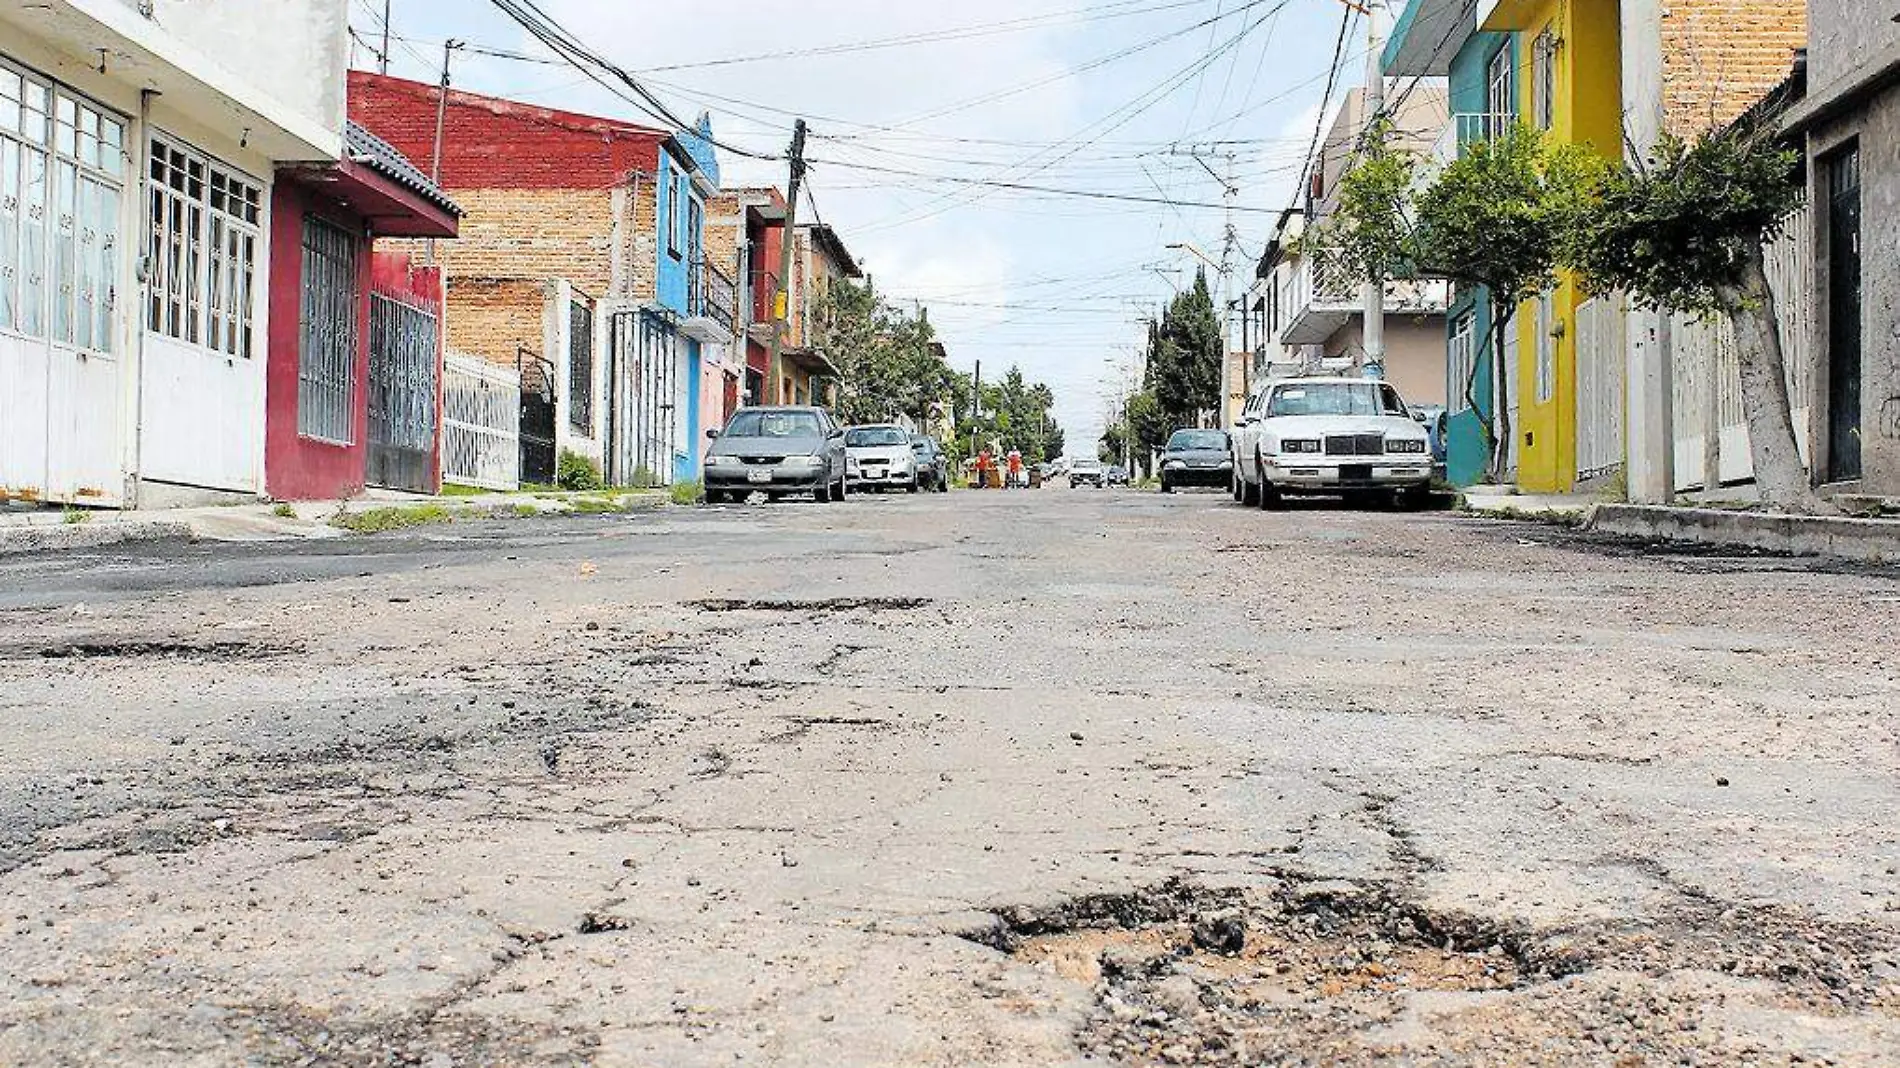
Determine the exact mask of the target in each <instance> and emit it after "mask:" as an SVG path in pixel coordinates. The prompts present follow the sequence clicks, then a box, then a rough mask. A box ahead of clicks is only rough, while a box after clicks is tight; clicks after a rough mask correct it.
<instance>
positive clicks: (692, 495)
mask: <svg viewBox="0 0 1900 1068" xmlns="http://www.w3.org/2000/svg"><path fill="white" fill-rule="evenodd" d="M705 499H706V487H705V486H703V485H701V484H700V483H698V482H675V483H673V503H674V504H687V505H690V504H700V503H702V502H704V501H705Z"/></svg>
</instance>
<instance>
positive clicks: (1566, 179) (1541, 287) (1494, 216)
mask: <svg viewBox="0 0 1900 1068" xmlns="http://www.w3.org/2000/svg"><path fill="white" fill-rule="evenodd" d="M1422 165H1423V160H1422V159H1421V158H1420V157H1419V156H1418V155H1417V154H1416V153H1412V152H1408V151H1405V150H1402V149H1398V148H1395V147H1393V145H1392V129H1391V126H1390V124H1389V123H1387V124H1384V125H1381V126H1376V127H1374V128H1373V129H1372V130H1370V131H1368V133H1367V136H1366V138H1365V140H1364V141H1363V142H1362V143H1361V145H1360V148H1359V158H1358V162H1357V163H1356V164H1355V165H1354V166H1353V167H1352V169H1350V170H1349V171H1347V173H1346V174H1345V175H1344V176H1343V177H1342V179H1341V181H1340V188H1339V201H1338V207H1337V208H1336V210H1335V211H1334V212H1333V214H1332V215H1331V216H1329V217H1328V218H1327V220H1326V221H1325V222H1324V223H1323V224H1321V225H1319V226H1316V227H1315V228H1314V229H1313V230H1312V231H1309V232H1308V234H1307V236H1306V239H1305V241H1304V242H1303V245H1304V247H1305V248H1306V249H1308V250H1309V254H1321V253H1320V250H1322V249H1324V250H1325V253H1324V254H1326V255H1333V256H1337V257H1339V258H1340V259H1341V260H1343V262H1344V263H1345V264H1346V266H1347V267H1348V269H1349V270H1350V271H1351V272H1352V273H1353V274H1354V275H1355V276H1356V277H1359V278H1363V279H1366V280H1373V279H1380V278H1399V279H1418V278H1439V279H1447V280H1450V281H1452V282H1455V283H1458V284H1461V285H1468V286H1482V287H1484V289H1485V290H1486V291H1487V293H1488V294H1489V300H1490V311H1491V326H1490V331H1489V333H1488V335H1487V337H1486V339H1485V346H1486V347H1487V348H1488V349H1489V350H1490V352H1491V361H1490V363H1491V368H1492V373H1493V382H1492V391H1491V396H1492V403H1491V412H1490V420H1489V421H1488V422H1487V423H1486V424H1485V425H1484V429H1485V436H1486V445H1487V447H1488V451H1489V454H1490V473H1491V476H1492V478H1493V479H1497V478H1500V477H1501V476H1502V475H1503V471H1504V465H1505V462H1506V456H1507V455H1508V453H1507V444H1508V442H1509V441H1510V440H1511V433H1512V429H1511V424H1510V413H1509V410H1508V408H1507V407H1506V406H1505V405H1504V403H1503V398H1504V397H1505V396H1507V395H1508V392H1509V390H1508V385H1507V383H1508V381H1509V376H1510V374H1511V372H1512V368H1511V367H1510V366H1509V364H1508V363H1507V362H1506V360H1505V349H1506V346H1507V341H1508V339H1509V337H1510V335H1509V333H1508V331H1509V330H1510V329H1511V327H1512V326H1513V324H1514V322H1515V319H1516V315H1517V310H1518V308H1519V307H1520V306H1521V305H1522V304H1523V303H1524V302H1525V301H1527V300H1529V299H1531V298H1532V297H1535V296H1537V295H1538V294H1540V293H1542V292H1544V291H1546V290H1548V289H1550V288H1551V287H1553V286H1555V285H1556V284H1557V270H1558V268H1559V266H1561V265H1563V264H1564V263H1565V262H1567V261H1568V260H1569V259H1571V258H1572V252H1573V249H1574V247H1575V235H1576V233H1577V230H1578V227H1579V225H1580V220H1581V219H1582V218H1583V217H1584V216H1585V215H1586V214H1587V213H1588V211H1589V208H1590V205H1591V202H1592V195H1593V192H1594V190H1595V189H1596V187H1597V186H1598V184H1599V183H1600V180H1601V174H1602V171H1603V168H1604V166H1605V164H1604V163H1603V162H1602V161H1601V160H1600V158H1599V157H1597V156H1595V155H1594V154H1593V153H1591V152H1590V151H1589V150H1588V149H1587V148H1584V147H1582V146H1579V145H1560V144H1555V143H1552V142H1550V141H1548V140H1547V139H1546V138H1545V136H1544V134H1543V133H1542V132H1541V131H1539V130H1537V129H1535V128H1533V127H1530V126H1526V125H1523V124H1518V125H1516V126H1514V127H1512V128H1511V129H1510V130H1508V131H1505V132H1504V133H1503V134H1502V135H1500V136H1498V137H1496V138H1494V139H1491V140H1481V141H1475V142H1472V143H1469V144H1467V145H1465V146H1463V149H1462V151H1461V152H1460V154H1459V156H1458V158H1457V159H1456V160H1453V161H1452V162H1450V163H1448V164H1447V165H1446V166H1445V167H1444V169H1443V170H1441V171H1440V172H1439V173H1438V174H1437V175H1436V176H1434V177H1431V178H1430V179H1429V181H1427V180H1426V179H1425V176H1424V175H1423V174H1422V171H1421V168H1422ZM1421 186H1423V188H1422V189H1421ZM1475 370H1476V368H1475V367H1474V377H1473V379H1472V380H1470V381H1467V382H1465V383H1464V389H1465V398H1466V400H1467V402H1468V403H1470V404H1471V405H1472V407H1474V408H1476V407H1478V404H1477V397H1476V388H1477V383H1476V380H1475Z"/></svg>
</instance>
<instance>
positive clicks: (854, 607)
mask: <svg viewBox="0 0 1900 1068" xmlns="http://www.w3.org/2000/svg"><path fill="white" fill-rule="evenodd" d="M930 604H931V600H930V598H928V597H826V598H821V599H817V600H776V599H770V598H766V599H739V598H729V597H707V598H703V599H701V600H697V601H688V602H686V607H688V608H697V609H699V610H700V611H701V612H815V613H830V612H907V611H912V610H914V609H918V608H927V607H929V606H930Z"/></svg>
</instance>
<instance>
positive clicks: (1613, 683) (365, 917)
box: [0, 489, 1900, 1068]
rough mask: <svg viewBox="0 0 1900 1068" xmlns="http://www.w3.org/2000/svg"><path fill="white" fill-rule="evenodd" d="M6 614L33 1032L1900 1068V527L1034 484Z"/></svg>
mask: <svg viewBox="0 0 1900 1068" xmlns="http://www.w3.org/2000/svg"><path fill="white" fill-rule="evenodd" d="M0 622H3V623H4V631H5V635H6V636H5V638H4V640H0V754H3V755H4V760H0V769H3V770H0V894H3V895H4V898H5V901H6V903H7V908H6V915H5V917H4V919H5V924H4V926H0V1062H5V1063H34V1064H151V1063H166V1064H180V1065H199V1064H203V1065H222V1064H234V1063H260V1064H391V1063H394V1064H417V1065H429V1066H431V1068H440V1066H444V1065H481V1064H495V1065H504V1064H506V1065H512V1064H528V1065H536V1064H547V1065H553V1064H570V1063H590V1064H601V1065H669V1066H670V1065H702V1064H703V1065H711V1064H721V1065H725V1064H733V1063H758V1064H809V1065H866V1066H870V1065H967V1064H984V1065H1068V1064H1076V1063H1082V1062H1084V1061H1085V1060H1090V1059H1092V1060H1093V1062H1094V1063H1101V1062H1103V1061H1109V1062H1120V1063H1129V1064H1151V1063H1152V1064H1175V1063H1207V1064H1228V1063H1313V1064H1318V1063H1339V1062H1363V1063H1380V1062H1393V1063H1474V1062H1489V1063H1499V1064H1505V1063H1526V1062H1532V1063H1561V1064H1570V1063H1577V1064H1643V1063H1710V1064H1717V1063H1736V1062H1741V1061H1748V1062H1752V1063H1762V1064H1781V1063H1794V1062H1796V1061H1797V1060H1805V1061H1807V1062H1823V1063H1825V1062H1832V1063H1839V1064H1893V1063H1900V1054H1897V1053H1896V1052H1895V1051H1896V1050H1900V875H1896V870H1897V869H1900V825H1897V824H1896V821H1895V818H1894V817H1895V814H1896V813H1900V759H1897V758H1900V657H1896V656H1895V655H1894V638H1893V635H1894V634H1895V633H1896V632H1900V570H1896V569H1881V568H1877V567H1866V566H1859V567H1847V566H1841V567H1830V566H1827V565H1823V564H1820V563H1817V562H1815V561H1804V560H1790V559H1776V558H1772V557H1761V556H1754V555H1747V556H1737V557H1726V556H1722V555H1719V554H1710V553H1708V552H1706V551H1701V552H1695V553H1687V552H1672V551H1670V550H1669V549H1668V548H1667V547H1655V546H1641V545H1630V544H1623V543H1617V542H1610V541H1602V540H1593V539H1589V538H1586V537H1584V536H1581V535H1577V534H1573V533H1570V532H1567V531H1563V530H1558V529H1552V528H1546V527H1541V526H1534V525H1519V524H1509V523H1502V522H1493V521H1485V520H1475V519H1468V518H1463V517H1457V516H1450V515H1400V514H1392V513H1376V512H1373V513H1367V512H1354V511H1346V510H1339V509H1335V508H1332V507H1329V506H1326V505H1316V506H1311V507H1299V508H1296V509H1294V510H1291V511H1287V512H1282V513H1271V514H1267V513H1259V512H1255V511H1248V510H1243V509H1240V508H1239V507H1237V506H1235V505H1232V504H1231V503H1230V502H1229V501H1227V499H1226V498H1225V497H1224V496H1219V495H1202V494H1188V495H1177V496H1172V497H1162V496H1159V495H1152V494H1138V493H1133V492H1108V493H1069V492H1066V491H1063V490H1059V489H1050V490H1044V491H1042V492H1039V493H996V494H981V493H959V494H952V495H949V496H947V497H930V496H922V497H891V498H883V497H877V498H861V499H856V500H854V501H852V502H850V503H848V504H847V505H844V506H841V507H837V506H834V507H829V508H825V507H818V506H801V505H778V506H757V507H742V508H730V507H729V508H713V509H701V510H668V511H664V512H660V513H654V514H641V515H635V516H599V517H574V518H558V519H557V518H541V519H534V520H522V521H512V522H503V521H496V522H458V523H455V524H452V525H448V526H443V527H438V528H428V529H424V530H420V531H414V532H408V533H403V534H396V535H387V536H381V537H377V538H368V539H353V540H349V541H345V542H340V543H315V544H306V543H299V544H288V545H284V544H278V545H202V544H156V545H145V546H126V547H118V548H112V549H100V550H81V551H74V552H69V553H63V554H46V555H41V556H36V557H14V558H6V559H5V560H0ZM1171 880H1173V882H1171ZM1162 886H1186V887H1194V888H1199V889H1197V890H1195V891H1193V893H1192V894H1189V895H1188V896H1189V898H1191V900H1192V901H1195V902H1200V901H1202V897H1201V896H1197V895H1215V896H1216V897H1217V898H1218V900H1219V902H1220V903H1221V904H1220V907H1221V908H1225V909H1232V910H1235V915H1236V916H1238V917H1240V919H1237V920H1235V921H1234V922H1235V923H1239V924H1244V926H1245V928H1246V930H1247V945H1248V948H1247V949H1246V950H1245V951H1243V952H1241V953H1239V954H1238V955H1235V954H1231V953H1229V954H1226V955H1222V954H1220V953H1212V952H1211V951H1203V950H1201V949H1197V948H1195V946H1194V945H1192V944H1189V942H1190V941H1191V940H1189V939H1188V935H1187V932H1188V931H1189V930H1190V928H1191V927H1192V926H1193V924H1195V923H1198V922H1200V921H1199V914H1198V913H1190V912H1188V911H1181V910H1179V909H1175V910H1171V909H1170V908H1160V907H1155V908H1148V907H1142V908H1134V907H1122V906H1114V907H1111V906H1112V905H1114V903H1117V902H1120V903H1123V905H1125V904H1126V903H1127V902H1130V901H1136V902H1139V901H1145V900H1147V899H1146V898H1143V897H1141V896H1140V895H1142V894H1148V893H1153V892H1154V891H1153V888H1156V887H1162ZM1182 893H1184V894H1187V893H1188V892H1187V891H1182ZM1129 895H1134V896H1129ZM1078 901H1082V902H1088V901H1096V902H1108V903H1110V904H1107V905H1101V906H1100V907H1095V906H1091V907H1089V908H1082V907H1080V906H1079V905H1077V904H1075V903H1076V902H1078ZM1065 903H1066V904H1065ZM1183 907H1184V908H1185V906H1183ZM1193 907H1194V908H1196V909H1199V908H1202V907H1203V905H1202V904H1195V905H1194V906H1193ZM1209 907H1211V906H1209ZM1025 910H1027V911H1025ZM1023 916H1030V917H1033V918H1035V920H1036V922H1035V923H1033V924H1026V925H1024V924H1022V923H1021V918H1022V917H1023ZM999 917H1001V919H999ZM1011 917H1015V918H1016V920H1014V921H1012V920H1010V918H1011ZM1051 917H1061V918H1062V919H1061V922H1059V923H1058V922H1056V920H1054V919H1052V918H1051ZM1007 922H1018V923H1019V926H1021V927H1022V931H1023V932H1025V933H1024V935H1023V937H1021V938H1018V937H1017V936H1015V935H1011V936H1010V937H1008V938H1003V937H999V936H996V934H995V932H996V930H997V925H998V924H999V923H1007ZM1170 924H1173V925H1174V926H1172V927H1171V926H1169V925H1170ZM1171 932H1172V933H1171ZM1050 939H1054V940H1056V941H1053V942H1052V941H1050ZM1063 939H1071V941H1066V942H1065V941H1062V940H1063ZM1076 939H1079V940H1080V941H1075V940H1076ZM1170 940H1172V941H1170ZM1441 940H1442V941H1443V943H1444V944H1442V945H1441V944H1440V942H1441ZM1124 942H1125V943H1127V944H1123V943H1124ZM999 946H1000V947H1001V948H998V947H999ZM1130 946H1133V947H1136V948H1140V947H1147V948H1146V949H1145V950H1144V952H1148V951H1153V953H1151V955H1150V957H1148V958H1144V961H1145V963H1142V964H1141V966H1140V967H1139V968H1135V969H1132V970H1131V969H1129V968H1127V967H1123V968H1122V970H1121V971H1117V970H1116V968H1115V967H1109V965H1110V964H1113V963H1114V962H1113V961H1112V960H1111V956H1112V955H1113V954H1115V953H1121V954H1124V955H1125V954H1126V953H1128V952H1132V950H1131V949H1130ZM1157 946H1164V947H1172V948H1169V949H1167V951H1166V952H1165V953H1161V952H1160V951H1159V950H1156V949H1155V947H1157ZM1078 947H1080V948H1079V949H1078ZM1155 953H1159V954H1160V955H1158V956H1157V955H1154V954H1155ZM1104 954H1108V955H1106V956H1105V955H1104ZM1345 957H1350V958H1351V960H1350V961H1349V962H1348V963H1349V964H1350V967H1348V965H1347V964H1342V963H1341V960H1342V959H1344V958H1345ZM1487 958H1489V962H1487ZM1065 961H1066V962H1068V963H1066V964H1065V963H1064V962H1065ZM1551 961H1560V962H1562V966H1561V967H1555V966H1549V962H1551ZM1077 962H1080V963H1077ZM1223 962H1225V963H1223ZM1117 967H1120V966H1117ZM1395 969H1396V970H1397V972H1398V973H1400V975H1401V977H1402V978H1403V979H1404V981H1397V980H1392V979H1391V976H1392V975H1393V974H1394V971H1395ZM1242 973H1244V974H1242ZM1261 976H1269V977H1271V976H1280V977H1282V978H1279V979H1275V980H1274V982H1275V983H1279V984H1280V985H1279V986H1273V987H1272V989H1270V990H1267V989H1266V988H1265V987H1262V986H1261V985H1260V984H1261V982H1262V980H1261V978H1260V977H1261ZM1367 976H1371V977H1373V978H1367ZM1374 979H1377V980H1378V981H1377V982H1375V981H1374ZM1288 983H1291V984H1292V985H1291V986H1288V985H1286V984H1288ZM1269 985H1271V984H1269ZM1263 990H1265V993H1263V992H1262V991H1263ZM1295 1009H1297V1010H1298V1011H1294V1010H1295ZM1217 1039H1218V1040H1217ZM1249 1044H1250V1045H1249ZM1237 1050H1245V1051H1246V1052H1245V1054H1244V1056H1243V1055H1242V1054H1241V1053H1237V1052H1236V1051H1237ZM1632 1058H1634V1059H1632Z"/></svg>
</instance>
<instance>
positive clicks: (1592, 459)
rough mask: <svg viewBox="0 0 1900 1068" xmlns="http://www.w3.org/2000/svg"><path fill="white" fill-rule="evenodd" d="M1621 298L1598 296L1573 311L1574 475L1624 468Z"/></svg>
mask: <svg viewBox="0 0 1900 1068" xmlns="http://www.w3.org/2000/svg"><path fill="white" fill-rule="evenodd" d="M1623 342H1624V319H1623V306H1622V302H1621V301H1620V300H1618V299H1615V298H1609V297H1598V298H1596V299H1594V300H1589V301H1585V302H1584V304H1583V306H1582V307H1580V308H1578V309H1577V478H1578V479H1579V480H1583V479H1590V478H1596V477H1598V476H1600V475H1607V474H1609V473H1611V472H1612V471H1615V470H1618V469H1620V468H1621V467H1622V466H1623V352H1624V343H1623Z"/></svg>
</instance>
